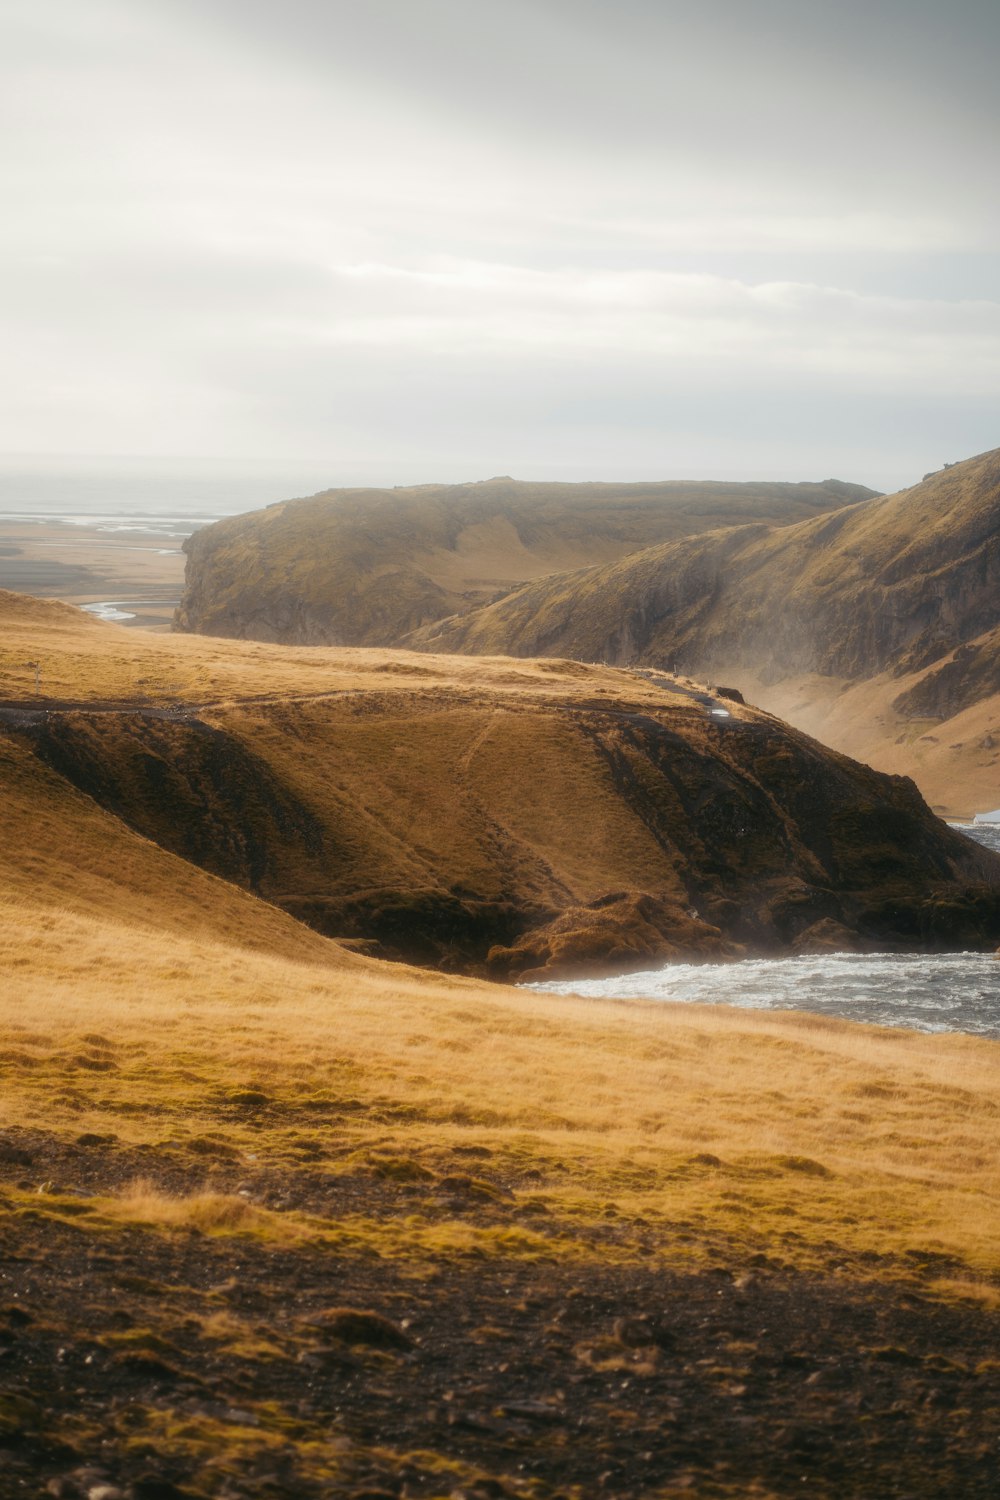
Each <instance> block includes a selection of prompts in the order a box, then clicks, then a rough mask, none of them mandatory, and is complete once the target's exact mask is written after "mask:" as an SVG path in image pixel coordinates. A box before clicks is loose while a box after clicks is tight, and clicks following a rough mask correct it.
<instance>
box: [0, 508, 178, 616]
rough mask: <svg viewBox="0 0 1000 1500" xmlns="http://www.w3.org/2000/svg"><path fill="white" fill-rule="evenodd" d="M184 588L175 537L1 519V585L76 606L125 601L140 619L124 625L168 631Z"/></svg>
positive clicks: (43, 521) (3, 517)
mask: <svg viewBox="0 0 1000 1500" xmlns="http://www.w3.org/2000/svg"><path fill="white" fill-rule="evenodd" d="M151 524H152V523H151ZM183 583H184V554H183V552H182V551H181V542H180V538H179V537H177V536H176V535H167V534H165V533H163V532H157V531H148V532H146V531H134V530H128V531H120V532H116V531H108V530H101V529H100V528H99V527H98V526H96V525H91V526H82V525H75V524H71V523H67V522H59V521H51V520H47V519H44V520H43V519H39V520H37V521H26V520H21V519H12V518H9V517H5V516H0V588H5V589H13V590H15V591H17V592H18V593H24V594H35V595H38V596H39V597H41V598H44V599H63V600H65V601H66V602H67V603H69V604H80V605H82V604H96V603H105V602H114V603H116V604H119V603H120V604H121V605H122V608H123V609H124V610H126V611H128V612H130V613H131V614H133V615H134V618H133V619H129V620H125V621H123V622H122V623H124V624H126V625H137V626H141V627H144V628H146V629H152V630H167V629H169V625H170V621H171V619H172V617H173V612H174V608H175V606H176V604H177V601H178V599H179V598H180V595H181V589H182V587H183Z"/></svg>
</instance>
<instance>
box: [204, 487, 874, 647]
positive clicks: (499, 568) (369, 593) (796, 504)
mask: <svg viewBox="0 0 1000 1500" xmlns="http://www.w3.org/2000/svg"><path fill="white" fill-rule="evenodd" d="M873 493H874V492H873V491H871V490H866V489H864V488H862V487H861V486H860V485H850V484H843V483H840V482H838V481H837V480H828V481H825V482H824V483H821V484H777V483H775V484H768V483H759V484H724V483H709V482H684V481H669V482H663V483H657V484H597V483H595V484H555V483H551V484H533V483H524V482H519V481H515V480H513V479H507V478H501V479H491V480H486V481H483V482H481V483H478V484H464V485H433V484H429V485H417V486H414V487H411V488H398V489H393V490H377V489H365V490H328V491H326V492H324V493H323V494H320V495H314V496H312V497H311V498H310V499H303V500H289V501H286V502H284V503H282V504H278V505H272V506H269V507H268V508H267V509H266V510H263V511H254V512H252V513H250V514H248V515H245V516H237V517H234V518H233V519H231V520H227V521H220V522H218V523H217V524H216V525H214V526H209V527H205V528H204V529H203V530H201V531H199V532H197V533H195V535H194V536H192V537H191V538H190V539H189V541H187V542H186V543H185V551H186V552H187V554H188V564H187V580H186V586H185V591H184V596H183V598H182V600H181V604H180V607H179V609H178V611H177V616H176V628H177V629H179V630H184V631H198V632H200V633H202V634H205V635H216V636H230V637H236V638H239V639H249V640H263V641H275V642H284V643H286V644H302V645H355V646H359V645H369V646H391V645H398V644H399V642H400V640H401V639H402V637H403V636H404V635H406V634H407V632H408V631H410V630H413V629H416V628H417V627H418V626H420V625H423V624H425V623H427V622H429V621H433V620H437V619H440V618H442V617H443V616H445V615H451V614H455V613H457V612H462V611H465V610H468V609H472V608H474V607H475V606H476V605H478V604H482V603H483V602H484V601H488V600H490V599H492V598H494V597H495V596H496V595H497V594H498V593H503V592H505V591H507V590H508V589H510V588H512V587H514V586H515V585H517V584H519V583H521V582H523V581H524V580H526V579H537V578H541V577H544V576H545V575H547V574H550V573H555V572H563V571H566V570H567V569H574V568H579V567H582V566H584V565H587V564H592V563H607V562H611V561H613V560H615V559H617V558H620V557H623V556H625V555H626V554H628V553H629V552H634V551H636V550H638V549H640V548H643V547H648V546H650V545H652V544H654V543H658V542H664V541H668V540H672V539H675V538H678V537H684V536H688V535H691V534H693V533H697V532H701V531H705V530H707V529H710V528H717V527H720V526H731V525H736V524H739V523H740V522H743V521H746V520H748V519H750V518H754V519H762V520H765V521H768V522H771V523H774V524H782V525H784V524H787V523H790V522H793V521H798V520H802V519H803V518H808V517H813V516H816V515H822V514H827V513H828V512H830V511H835V510H837V509H838V508H840V507H842V506H844V505H848V504H851V503H852V502H855V501H857V500H859V499H861V498H863V497H868V496H871V495H872V494H873Z"/></svg>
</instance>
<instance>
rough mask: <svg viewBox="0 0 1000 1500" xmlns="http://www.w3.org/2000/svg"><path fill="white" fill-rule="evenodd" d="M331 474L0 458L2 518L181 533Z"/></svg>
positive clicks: (304, 490)
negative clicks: (61, 462) (50, 462)
mask: <svg viewBox="0 0 1000 1500" xmlns="http://www.w3.org/2000/svg"><path fill="white" fill-rule="evenodd" d="M332 482H333V481H332V480H331V477H330V475H329V473H328V472H323V471H321V470H314V471H309V470H298V469H295V468H292V467H291V466H290V467H289V469H288V471H287V473H285V472H281V473H276V472H274V471H272V470H268V471H267V472H266V473H262V472H250V471H233V470H221V469H220V468H219V467H218V466H212V465H210V466H208V467H207V468H206V470H205V471H204V472H197V471H195V470H190V471H188V470H186V469H180V468H178V467H177V466H176V465H167V466H164V467H162V468H157V467H147V466H131V465H127V464H125V463H114V462H109V463H108V464H107V466H105V467H101V466H98V465H97V464H95V463H91V462H89V461H86V462H83V463H81V465H80V467H79V468H74V467H73V466H72V464H71V463H69V461H67V462H66V463H65V464H59V465H51V464H45V465H43V464H35V465H33V464H30V463H27V462H24V463H17V462H16V461H12V460H8V461H7V462H5V463H0V518H3V519H6V520H11V521H29V522H30V521H39V522H47V523H49V524H63V525H71V526H72V525H75V526H96V527H97V528H98V530H107V531H141V532H145V533H154V534H155V535H157V536H171V537H177V538H183V537H186V536H190V535H191V533H192V531H195V530H197V529H198V528H199V527H200V526H208V525H210V524H211V523H212V522H213V521H219V520H222V519H223V518H224V517H226V516H235V515H240V514H241V513H242V512H243V511H248V510H259V509H261V508H262V507H263V506H266V505H271V504H273V503H274V502H276V501H280V500H290V499H292V498H294V497H295V496H299V495H312V494H315V493H316V492H317V491H319V490H322V489H325V488H328V487H329V485H330V484H331V483H332Z"/></svg>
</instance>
